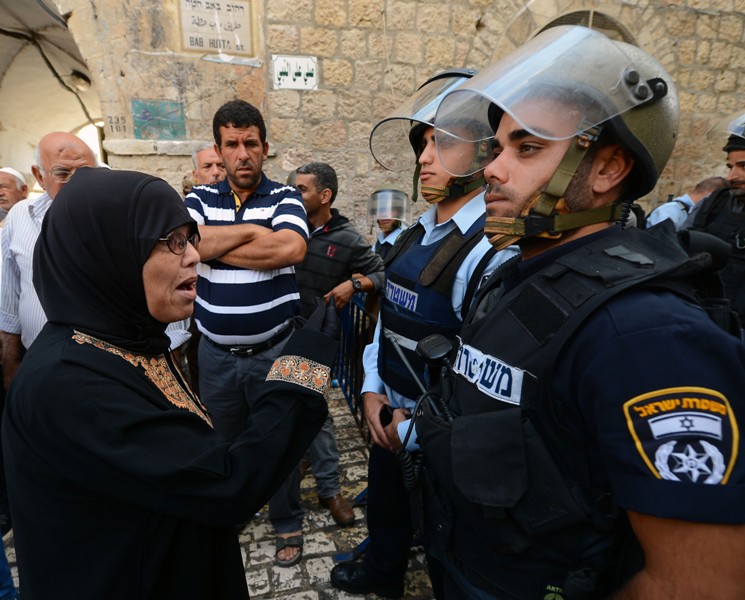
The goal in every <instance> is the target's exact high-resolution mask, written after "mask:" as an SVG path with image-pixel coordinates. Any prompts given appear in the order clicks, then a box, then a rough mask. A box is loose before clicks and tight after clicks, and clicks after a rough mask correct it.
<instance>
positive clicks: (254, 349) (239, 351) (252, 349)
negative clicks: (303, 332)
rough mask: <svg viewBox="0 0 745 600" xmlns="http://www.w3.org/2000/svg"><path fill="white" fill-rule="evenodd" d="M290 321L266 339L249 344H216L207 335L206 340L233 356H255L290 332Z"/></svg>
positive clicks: (277, 342)
mask: <svg viewBox="0 0 745 600" xmlns="http://www.w3.org/2000/svg"><path fill="white" fill-rule="evenodd" d="M292 329H293V327H292V323H291V322H290V323H287V324H286V325H285V326H284V327H282V329H280V330H279V331H277V333H275V334H274V335H273V336H272V337H270V338H269V339H268V340H264V341H263V342H259V343H258V344H251V345H249V346H225V345H223V344H218V343H217V342H214V341H212V340H211V339H210V338H209V337H207V336H205V337H207V341H208V342H209V343H210V344H212V345H213V346H217V347H218V348H220V349H221V350H225V352H230V353H231V354H232V355H233V356H241V357H243V358H248V357H249V356H255V355H256V354H261V353H262V352H264V351H266V350H269V348H271V347H272V346H276V345H277V344H279V342H281V341H282V340H284V339H285V338H286V337H287V336H288V335H290V333H291V332H292Z"/></svg>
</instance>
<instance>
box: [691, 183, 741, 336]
mask: <svg viewBox="0 0 745 600" xmlns="http://www.w3.org/2000/svg"><path fill="white" fill-rule="evenodd" d="M702 202H703V203H702V204H701V206H700V207H699V208H698V209H697V210H696V212H695V215H694V218H693V225H692V226H691V229H694V230H696V231H705V232H706V233H710V234H712V235H715V236H716V237H718V238H719V239H722V240H724V241H725V242H727V243H728V244H730V245H731V246H732V256H731V258H730V260H729V262H727V264H726V265H725V266H724V267H723V268H722V270H721V276H722V280H723V281H724V289H725V292H726V294H727V298H729V300H730V301H731V302H732V308H733V309H734V310H735V311H736V312H737V313H738V314H739V315H740V320H743V321H744V322H745V211H743V212H734V211H733V210H732V192H731V191H730V190H729V189H727V188H723V189H721V190H717V191H716V192H715V193H714V194H712V195H711V196H710V197H709V198H706V199H705V200H703V201H702Z"/></svg>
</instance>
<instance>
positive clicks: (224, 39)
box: [179, 0, 255, 56]
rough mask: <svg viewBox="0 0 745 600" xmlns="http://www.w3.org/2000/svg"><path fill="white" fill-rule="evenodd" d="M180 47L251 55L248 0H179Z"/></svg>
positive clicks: (235, 54) (252, 38) (250, 21)
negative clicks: (181, 45)
mask: <svg viewBox="0 0 745 600" xmlns="http://www.w3.org/2000/svg"><path fill="white" fill-rule="evenodd" d="M179 9H180V11H181V36H182V37H181V43H182V44H183V48H184V50H193V51H195V52H202V53H204V54H222V55H233V56H254V54H255V52H254V47H253V45H254V35H253V29H252V27H253V18H252V15H251V0H227V1H225V0H179Z"/></svg>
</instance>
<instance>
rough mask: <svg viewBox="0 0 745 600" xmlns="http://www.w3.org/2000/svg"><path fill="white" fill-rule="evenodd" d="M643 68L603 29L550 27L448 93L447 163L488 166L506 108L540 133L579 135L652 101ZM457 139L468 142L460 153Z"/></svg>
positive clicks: (441, 135) (455, 169)
mask: <svg viewBox="0 0 745 600" xmlns="http://www.w3.org/2000/svg"><path fill="white" fill-rule="evenodd" d="M640 66H641V65H640ZM640 72H641V70H640V68H639V67H637V66H636V65H634V62H633V61H632V60H631V58H629V57H628V56H627V55H626V54H625V53H624V52H623V50H622V47H621V46H620V45H618V44H615V43H614V42H613V41H612V40H610V39H609V38H608V37H606V36H605V35H603V34H601V33H599V32H597V31H593V30H591V29H587V28H586V27H580V26H559V27H553V28H551V29H548V30H546V31H544V32H542V33H540V34H539V35H537V36H536V37H535V38H533V39H532V40H530V41H529V42H527V43H526V44H525V45H523V46H521V47H520V48H518V49H517V50H515V51H514V52H512V53H511V54H509V55H508V56H506V57H505V58H504V59H502V60H500V61H499V62H497V63H494V64H492V65H490V66H489V67H487V68H485V69H484V70H482V71H481V72H479V73H478V75H476V76H474V77H473V78H472V79H470V80H468V81H466V82H465V83H464V84H463V85H462V86H460V87H458V89H455V90H452V91H450V92H449V93H447V94H446V95H445V97H444V98H443V99H442V102H441V103H440V105H439V107H438V109H437V113H436V115H435V122H434V125H435V141H436V143H437V148H438V152H439V155H440V161H441V162H442V164H443V166H444V168H445V169H446V170H447V171H448V172H449V173H451V174H452V175H454V176H456V177H460V176H465V175H470V174H472V173H475V172H477V171H478V170H480V169H483V168H484V167H485V166H486V164H488V163H489V162H490V161H491V153H490V152H488V151H487V149H488V148H489V146H490V143H491V140H490V138H491V137H493V135H494V133H495V131H496V128H497V126H498V124H499V118H500V117H501V114H502V113H503V112H504V113H507V114H509V115H510V116H511V117H512V118H513V119H514V120H515V121H517V123H518V124H519V125H520V126H521V127H522V128H523V129H525V130H526V131H528V132H530V133H531V134H533V135H536V136H538V137H540V138H543V139H549V140H563V139H569V138H571V137H574V136H576V135H578V134H580V133H582V132H583V131H585V130H587V129H588V128H590V127H593V126H595V125H598V124H600V123H603V122H604V121H607V120H608V119H611V118H612V117H615V116H617V115H619V114H621V113H624V112H626V111H628V110H629V109H631V108H634V107H635V106H639V105H641V104H643V103H644V102H646V101H648V100H650V99H651V98H652V97H653V93H652V90H651V89H650V87H649V85H648V84H647V82H646V81H644V80H643V79H642V78H641V77H640V75H639V73H640ZM463 122H468V123H478V124H480V128H473V127H471V128H464V127H462V125H460V124H462V123H463ZM473 131H480V132H484V131H489V132H490V135H489V136H485V135H479V136H474V135H473V133H472V132H473ZM455 142H464V143H465V142H467V143H468V144H461V145H460V148H461V151H460V152H454V151H453V150H452V148H454V147H458V144H456V143H455ZM469 144H470V148H469V147H468V145H469Z"/></svg>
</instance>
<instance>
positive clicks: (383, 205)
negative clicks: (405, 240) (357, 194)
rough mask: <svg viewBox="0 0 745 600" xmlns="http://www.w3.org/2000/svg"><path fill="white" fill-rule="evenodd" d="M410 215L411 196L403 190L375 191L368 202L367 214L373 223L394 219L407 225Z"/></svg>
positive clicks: (387, 189)
mask: <svg viewBox="0 0 745 600" xmlns="http://www.w3.org/2000/svg"><path fill="white" fill-rule="evenodd" d="M408 213H409V196H408V194H407V193H406V192H404V191H403V190H397V189H394V188H385V189H382V190H375V191H374V192H373V193H372V194H370V197H369V198H368V200H367V214H368V216H369V217H370V219H371V220H372V221H379V220H383V219H394V220H396V221H401V222H402V223H406V222H407V221H408V220H409V219H408Z"/></svg>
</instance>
